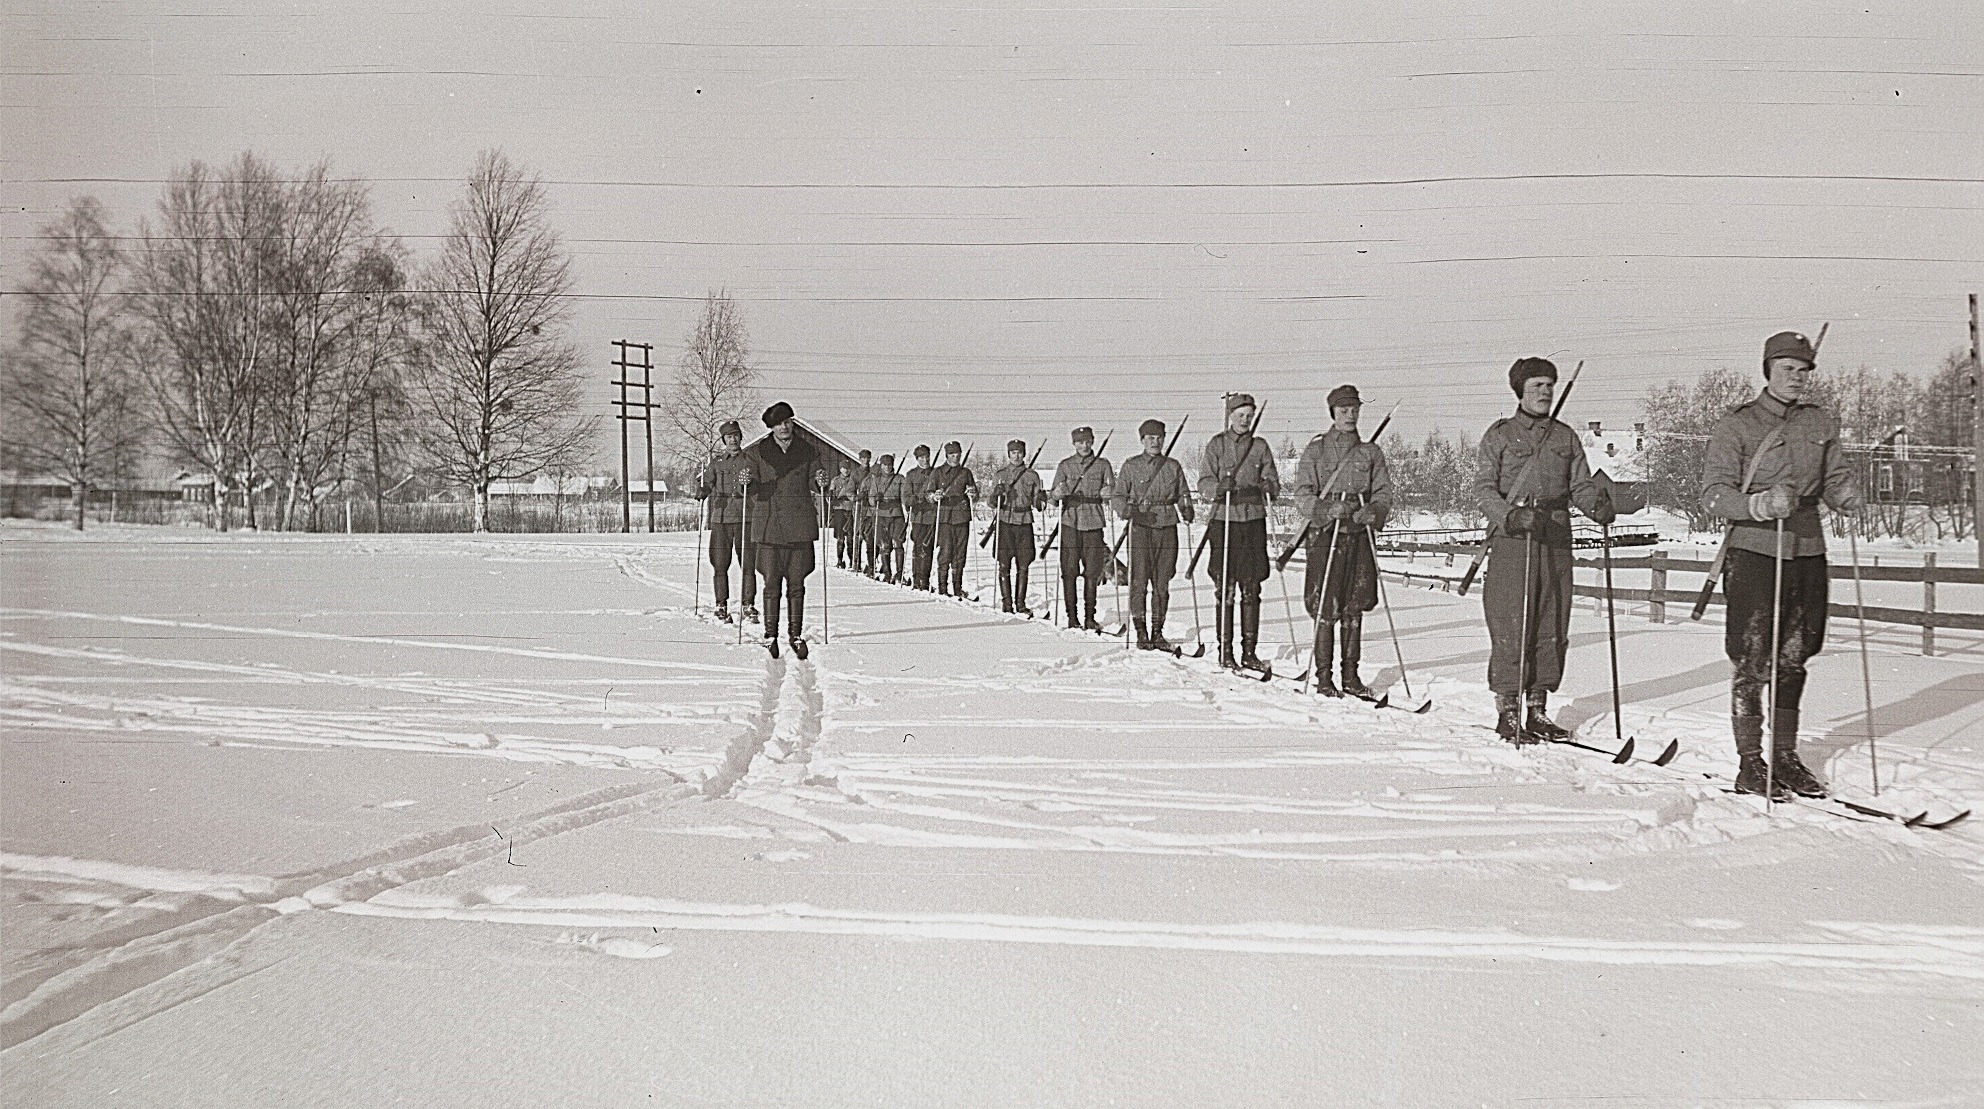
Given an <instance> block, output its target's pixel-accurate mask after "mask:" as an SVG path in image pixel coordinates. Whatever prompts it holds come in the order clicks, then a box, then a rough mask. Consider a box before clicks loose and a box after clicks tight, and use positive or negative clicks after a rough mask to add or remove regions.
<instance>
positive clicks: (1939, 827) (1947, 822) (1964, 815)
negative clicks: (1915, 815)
mask: <svg viewBox="0 0 1984 1109" xmlns="http://www.w3.org/2000/svg"><path fill="white" fill-rule="evenodd" d="M1969 816H1970V810H1969V809H1965V810H1963V811H1962V812H1960V813H1958V814H1956V815H1955V816H1952V817H1950V818H1949V819H1947V820H1938V821H1936V822H1934V823H1932V824H1924V825H1922V827H1924V828H1934V829H1936V830H1937V831H1941V830H1942V829H1944V828H1947V827H1949V826H1950V825H1952V824H1955V823H1957V822H1959V821H1961V820H1964V819H1966V818H1968V817H1969Z"/></svg>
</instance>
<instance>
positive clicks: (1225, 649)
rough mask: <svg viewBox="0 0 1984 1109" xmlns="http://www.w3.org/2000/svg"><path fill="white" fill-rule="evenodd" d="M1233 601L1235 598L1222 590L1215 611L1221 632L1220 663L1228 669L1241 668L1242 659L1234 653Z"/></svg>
mask: <svg viewBox="0 0 1984 1109" xmlns="http://www.w3.org/2000/svg"><path fill="white" fill-rule="evenodd" d="M1233 603H1234V598H1233V597H1232V596H1231V595H1230V594H1227V593H1225V592H1223V591H1222V593H1221V595H1220V598H1219V609H1218V611H1216V612H1214V613H1213V621H1214V623H1215V625H1216V626H1217V628H1218V634H1219V664H1220V665H1221V666H1223V667H1225V668H1226V669H1228V670H1238V669H1240V660H1239V659H1237V658H1235V657H1234V655H1233Z"/></svg>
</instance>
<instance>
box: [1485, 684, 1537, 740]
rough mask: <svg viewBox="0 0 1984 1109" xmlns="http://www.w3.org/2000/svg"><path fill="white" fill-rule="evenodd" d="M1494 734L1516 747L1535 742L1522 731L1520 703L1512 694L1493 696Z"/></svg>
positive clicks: (1533, 738)
mask: <svg viewBox="0 0 1984 1109" xmlns="http://www.w3.org/2000/svg"><path fill="white" fill-rule="evenodd" d="M1495 734H1496V735H1498V736H1501V737H1502V738H1503V739H1505V740H1507V741H1508V742H1510V743H1513V744H1515V745H1516V746H1518V747H1521V746H1523V745H1524V744H1529V743H1535V742H1536V739H1535V737H1534V736H1531V735H1530V734H1529V733H1528V732H1525V731H1523V729H1522V703H1521V701H1520V700H1519V699H1518V698H1517V697H1516V695H1515V694H1513V693H1497V694H1495Z"/></svg>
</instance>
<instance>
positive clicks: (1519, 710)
mask: <svg viewBox="0 0 1984 1109" xmlns="http://www.w3.org/2000/svg"><path fill="white" fill-rule="evenodd" d="M1535 577H1536V524H1535V523H1534V521H1532V522H1531V524H1530V526H1529V530H1528V533H1527V534H1525V535H1524V536H1523V541H1522V623H1521V624H1520V625H1519V628H1520V631H1519V633H1518V634H1517V636H1516V738H1517V739H1518V740H1520V739H1521V738H1522V737H1523V736H1525V735H1527V734H1528V733H1529V623H1530V620H1529V610H1530V606H1531V604H1532V603H1533V601H1532V598H1531V597H1530V589H1531V583H1532V582H1533V581H1534V580H1535Z"/></svg>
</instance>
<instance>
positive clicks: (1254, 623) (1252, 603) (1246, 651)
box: [1240, 595, 1268, 673]
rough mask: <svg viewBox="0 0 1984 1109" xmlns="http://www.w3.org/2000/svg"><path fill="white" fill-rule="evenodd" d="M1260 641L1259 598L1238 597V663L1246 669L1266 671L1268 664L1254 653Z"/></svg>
mask: <svg viewBox="0 0 1984 1109" xmlns="http://www.w3.org/2000/svg"><path fill="white" fill-rule="evenodd" d="M1260 642H1261V598H1260V597H1259V596H1258V595H1256V596H1252V597H1245V596H1243V597H1241V598H1240V665H1241V666H1242V667H1244V668H1246V669H1248V670H1259V671H1261V672H1263V673H1265V672H1266V671H1267V668H1268V664H1267V663H1265V662H1262V661H1261V656H1259V655H1257V654H1255V653H1254V648H1255V647H1256V646H1258V645H1259V644H1260Z"/></svg>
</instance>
